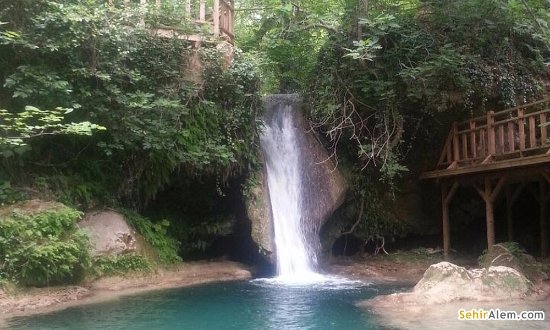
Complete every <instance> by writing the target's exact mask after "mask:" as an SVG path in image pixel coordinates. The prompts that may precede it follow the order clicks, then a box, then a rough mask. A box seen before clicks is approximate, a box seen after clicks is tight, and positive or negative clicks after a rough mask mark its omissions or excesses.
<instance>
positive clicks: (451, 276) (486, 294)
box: [357, 262, 534, 308]
mask: <svg viewBox="0 0 550 330" xmlns="http://www.w3.org/2000/svg"><path fill="white" fill-rule="evenodd" d="M533 292H534V291H533V283H531V281H529V280H528V279H527V278H526V277H525V276H524V275H523V274H521V273H520V272H518V271H517V270H515V269H513V268H510V267H505V266H491V267H488V268H482V269H472V270H467V269H466V268H464V267H460V266H457V265H454V264H452V263H449V262H440V263H437V264H434V265H431V266H430V267H429V268H428V269H427V270H426V272H425V273H424V276H423V277H422V279H421V280H420V281H419V282H418V283H417V284H416V285H415V287H414V289H413V290H412V292H404V293H394V294H391V295H385V296H377V297H375V298H372V299H369V300H364V301H361V302H359V303H358V304H357V305H358V306H359V307H367V308H370V307H375V306H376V307H389V306H399V305H411V306H423V305H436V304H445V303H450V302H456V301H462V302H464V301H471V302H487V301H502V300H507V299H523V298H525V297H527V296H528V294H530V293H533Z"/></svg>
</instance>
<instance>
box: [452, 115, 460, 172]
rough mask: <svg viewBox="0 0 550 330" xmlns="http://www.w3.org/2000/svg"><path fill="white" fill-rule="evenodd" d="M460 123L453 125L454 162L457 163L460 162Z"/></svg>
mask: <svg viewBox="0 0 550 330" xmlns="http://www.w3.org/2000/svg"><path fill="white" fill-rule="evenodd" d="M458 143H459V142H458V123H457V122H454V123H453V161H454V162H457V161H459V160H460V154H459V152H458V151H459V147H458Z"/></svg>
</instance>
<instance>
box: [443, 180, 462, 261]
mask: <svg viewBox="0 0 550 330" xmlns="http://www.w3.org/2000/svg"><path fill="white" fill-rule="evenodd" d="M458 186H459V184H458V182H456V181H455V182H453V184H452V185H446V184H442V185H441V205H442V213H443V256H444V257H445V259H447V258H448V257H449V251H450V249H451V228H450V221H449V204H450V203H451V199H452V198H453V196H454V194H455V192H456V190H457V189H458Z"/></svg>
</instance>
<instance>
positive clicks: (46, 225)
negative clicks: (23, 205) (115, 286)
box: [0, 207, 91, 286]
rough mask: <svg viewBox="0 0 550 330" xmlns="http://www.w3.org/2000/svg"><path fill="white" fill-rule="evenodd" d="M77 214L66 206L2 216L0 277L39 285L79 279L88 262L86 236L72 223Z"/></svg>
mask: <svg viewBox="0 0 550 330" xmlns="http://www.w3.org/2000/svg"><path fill="white" fill-rule="evenodd" d="M80 217H81V213H80V212H78V211H76V210H74V209H71V208H68V207H60V208H56V209H50V210H46V211H44V212H40V213H29V212H25V211H21V210H18V209H14V210H13V211H11V212H10V213H7V214H4V215H1V216H0V260H1V262H0V279H2V278H3V279H7V280H10V281H14V282H17V283H20V284H24V285H38V286H45V285H50V284H56V283H60V282H67V281H73V280H76V279H78V277H79V276H81V275H82V274H83V270H84V269H85V268H87V267H89V266H90V261H91V259H90V256H89V254H88V237H87V236H86V234H85V233H84V232H82V231H80V230H78V229H77V228H76V226H75V224H76V222H77V221H78V220H79V219H80Z"/></svg>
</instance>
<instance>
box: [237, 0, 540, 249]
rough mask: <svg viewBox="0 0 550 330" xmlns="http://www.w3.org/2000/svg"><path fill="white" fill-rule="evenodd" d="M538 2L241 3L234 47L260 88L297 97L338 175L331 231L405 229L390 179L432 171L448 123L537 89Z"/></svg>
mask: <svg viewBox="0 0 550 330" xmlns="http://www.w3.org/2000/svg"><path fill="white" fill-rule="evenodd" d="M549 6H550V4H549V3H548V2H547V1H544V0H498V1H484V0H464V1H430V0H429V1H419V0H369V1H365V0H349V1H322V2H319V1H307V0H301V1H268V2H266V4H265V6H262V5H260V4H259V3H258V2H256V1H254V0H249V1H244V2H243V5H242V7H244V8H253V9H254V10H252V12H253V14H251V15H248V16H246V17H245V18H241V20H242V21H243V22H244V24H242V26H243V27H242V29H243V31H242V34H241V35H240V36H239V39H238V41H240V42H241V43H242V44H243V47H245V49H251V50H254V51H257V52H260V55H261V56H262V58H263V62H262V63H263V64H264V67H266V68H268V70H271V72H272V76H271V77H268V78H271V79H274V80H276V81H277V82H278V83H271V85H274V86H277V87H278V88H279V89H281V90H299V91H301V92H303V94H304V95H305V96H306V97H307V101H308V102H307V103H308V105H309V111H310V119H311V122H312V125H313V127H315V129H316V130H317V131H318V132H319V133H321V135H322V136H324V137H326V145H327V147H328V148H329V149H330V150H331V151H332V152H333V153H332V159H333V160H335V161H336V162H337V163H339V164H340V165H341V167H342V168H348V169H349V170H347V172H348V173H349V175H348V180H349V182H351V183H352V184H351V186H352V189H351V194H349V195H348V200H347V201H346V204H345V205H344V209H342V210H341V212H339V215H338V216H337V218H339V219H340V220H339V221H340V225H339V226H340V229H339V230H340V231H341V232H347V231H349V230H350V229H351V228H353V231H354V233H355V234H357V235H359V236H361V237H363V238H365V239H366V238H368V237H370V236H372V235H373V234H376V233H379V234H383V235H395V234H397V233H403V232H406V231H408V230H410V228H406V227H405V226H404V224H403V223H399V219H397V218H396V217H395V215H392V213H394V212H393V211H392V210H391V199H392V198H393V197H394V196H395V195H394V192H398V190H399V188H400V187H401V185H402V182H401V181H400V180H402V179H403V178H406V177H407V176H408V175H410V176H411V177H415V178H416V177H417V176H418V173H419V172H420V171H422V170H426V169H428V166H433V163H434V162H435V159H434V158H435V157H437V155H436V154H435V153H437V151H435V150H439V148H440V143H441V142H442V141H443V140H444V138H445V134H446V133H447V129H448V127H449V125H450V123H451V122H452V121H454V120H461V119H465V118H467V117H469V116H477V115H480V114H483V113H485V112H486V111H488V110H498V109H503V108H506V107H511V106H515V105H518V104H523V103H526V102H529V101H532V100H535V99H538V98H540V97H542V96H543V95H544V94H545V93H546V91H545V89H546V88H547V87H548V76H549V73H550V70H549V68H548V63H549V62H550V38H549V37H550V29H549V24H550V11H549V10H548V9H549ZM268 8H270V9H268ZM262 9H263V10H264V11H262ZM257 45H259V46H260V47H257ZM314 54H317V57H316V62H313V56H314ZM434 151H435V152H434ZM388 187H389V188H390V189H388ZM365 199H366V200H367V201H366V202H364V200H365ZM363 204H365V207H362V205H363ZM381 205H382V206H381ZM356 223H357V225H356V226H354V224H356Z"/></svg>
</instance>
